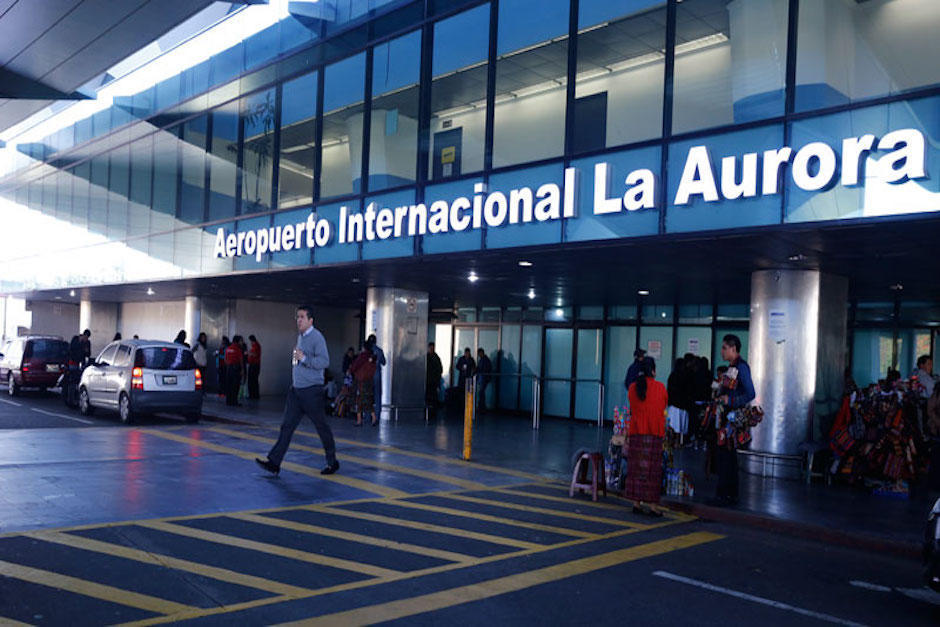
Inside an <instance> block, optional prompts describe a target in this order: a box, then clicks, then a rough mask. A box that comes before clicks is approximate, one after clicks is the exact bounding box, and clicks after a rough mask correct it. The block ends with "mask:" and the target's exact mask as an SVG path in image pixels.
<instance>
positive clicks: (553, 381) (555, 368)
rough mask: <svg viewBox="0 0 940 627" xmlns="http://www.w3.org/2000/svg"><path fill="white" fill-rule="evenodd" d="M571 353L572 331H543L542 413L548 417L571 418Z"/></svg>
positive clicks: (572, 350)
mask: <svg viewBox="0 0 940 627" xmlns="http://www.w3.org/2000/svg"><path fill="white" fill-rule="evenodd" d="M573 353H574V330H573V329H557V328H546V329H545V379H544V383H543V387H542V413H544V414H546V415H548V416H562V417H568V416H571V374H572V373H571V367H572V359H571V358H572V355H573Z"/></svg>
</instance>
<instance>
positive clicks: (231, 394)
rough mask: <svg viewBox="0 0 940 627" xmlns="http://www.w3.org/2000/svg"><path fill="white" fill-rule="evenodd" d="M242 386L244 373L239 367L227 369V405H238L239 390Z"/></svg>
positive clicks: (228, 367)
mask: <svg viewBox="0 0 940 627" xmlns="http://www.w3.org/2000/svg"><path fill="white" fill-rule="evenodd" d="M241 384H242V371H241V368H238V367H237V366H227V367H226V368H225V404H226V405H237V404H238V388H239V387H240V386H241Z"/></svg>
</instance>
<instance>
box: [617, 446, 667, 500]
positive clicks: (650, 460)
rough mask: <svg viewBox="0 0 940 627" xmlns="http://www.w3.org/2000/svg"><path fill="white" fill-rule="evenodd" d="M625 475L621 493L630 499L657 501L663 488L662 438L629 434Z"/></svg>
mask: <svg viewBox="0 0 940 627" xmlns="http://www.w3.org/2000/svg"><path fill="white" fill-rule="evenodd" d="M625 446H626V449H627V477H626V481H624V485H623V495H624V496H625V497H626V498H628V499H630V500H631V501H643V502H644V503H659V495H660V494H661V493H662V489H663V439H662V438H661V437H659V436H656V435H631V436H630V437H629V438H628V439H627V443H626V445H625Z"/></svg>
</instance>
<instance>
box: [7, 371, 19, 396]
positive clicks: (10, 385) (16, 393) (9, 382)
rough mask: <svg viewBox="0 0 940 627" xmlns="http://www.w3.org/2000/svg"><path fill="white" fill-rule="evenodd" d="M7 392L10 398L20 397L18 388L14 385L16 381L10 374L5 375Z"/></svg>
mask: <svg viewBox="0 0 940 627" xmlns="http://www.w3.org/2000/svg"><path fill="white" fill-rule="evenodd" d="M7 391H8V392H9V393H10V396H19V395H20V386H19V385H17V384H16V379H14V378H13V373H12V372H11V373H10V374H8V375H7Z"/></svg>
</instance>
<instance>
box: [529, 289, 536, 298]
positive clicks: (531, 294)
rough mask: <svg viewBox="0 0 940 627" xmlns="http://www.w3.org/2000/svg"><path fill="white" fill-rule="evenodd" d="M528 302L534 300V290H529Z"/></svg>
mask: <svg viewBox="0 0 940 627" xmlns="http://www.w3.org/2000/svg"><path fill="white" fill-rule="evenodd" d="M528 297H529V300H534V299H535V290H532V289H530V290H529V293H528Z"/></svg>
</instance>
